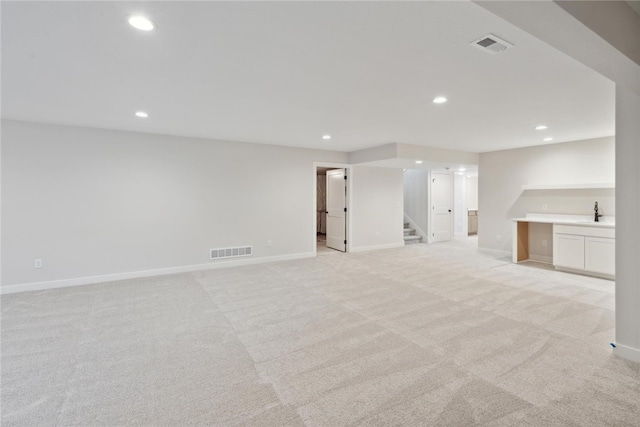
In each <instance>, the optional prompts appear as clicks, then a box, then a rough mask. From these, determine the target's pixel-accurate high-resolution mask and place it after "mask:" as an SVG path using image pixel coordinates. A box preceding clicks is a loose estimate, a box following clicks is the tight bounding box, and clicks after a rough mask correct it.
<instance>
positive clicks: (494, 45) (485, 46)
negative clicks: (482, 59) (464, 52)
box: [471, 34, 513, 55]
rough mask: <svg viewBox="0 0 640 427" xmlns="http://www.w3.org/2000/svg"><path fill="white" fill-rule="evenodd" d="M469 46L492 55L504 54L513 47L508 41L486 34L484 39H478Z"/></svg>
mask: <svg viewBox="0 0 640 427" xmlns="http://www.w3.org/2000/svg"><path fill="white" fill-rule="evenodd" d="M471 45H473V46H475V47H477V48H478V49H481V50H483V51H485V52H487V53H490V54H492V55H495V54H496V53H500V52H504V51H505V50H507V49H509V48H510V47H513V45H512V44H511V43H509V42H508V41H504V40H502V39H501V38H500V37H497V36H495V35H493V34H487V35H486V36H484V37H480V38H479V39H478V40H474V41H472V42H471Z"/></svg>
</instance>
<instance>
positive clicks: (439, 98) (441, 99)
mask: <svg viewBox="0 0 640 427" xmlns="http://www.w3.org/2000/svg"><path fill="white" fill-rule="evenodd" d="M445 102H447V98H445V97H444V96H437V97H435V98H433V103H434V104H444V103H445Z"/></svg>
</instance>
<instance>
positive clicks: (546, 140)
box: [543, 138, 553, 142]
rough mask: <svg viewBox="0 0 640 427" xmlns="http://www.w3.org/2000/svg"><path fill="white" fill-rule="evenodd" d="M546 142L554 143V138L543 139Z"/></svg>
mask: <svg viewBox="0 0 640 427" xmlns="http://www.w3.org/2000/svg"><path fill="white" fill-rule="evenodd" d="M543 141H544V142H548V141H553V138H545V139H543Z"/></svg>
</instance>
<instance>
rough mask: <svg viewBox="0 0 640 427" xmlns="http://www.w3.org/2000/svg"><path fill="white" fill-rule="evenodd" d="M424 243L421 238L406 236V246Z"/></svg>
mask: <svg viewBox="0 0 640 427" xmlns="http://www.w3.org/2000/svg"><path fill="white" fill-rule="evenodd" d="M421 241H422V237H421V236H404V244H405V245H406V244H411V243H420V242H421Z"/></svg>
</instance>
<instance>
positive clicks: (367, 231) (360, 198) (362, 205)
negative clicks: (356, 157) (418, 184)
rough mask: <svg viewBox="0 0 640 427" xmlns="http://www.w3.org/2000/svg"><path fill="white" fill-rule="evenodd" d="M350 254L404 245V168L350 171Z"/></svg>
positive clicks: (353, 169) (363, 168) (360, 167)
mask: <svg viewBox="0 0 640 427" xmlns="http://www.w3.org/2000/svg"><path fill="white" fill-rule="evenodd" d="M351 180H352V182H351V191H352V194H351V207H350V210H351V230H352V233H351V237H350V239H351V243H350V244H349V249H350V250H351V251H358V250H366V249H374V248H384V247H398V246H403V245H404V239H403V232H402V223H403V213H402V206H403V202H402V199H403V197H402V192H403V183H402V182H403V180H402V169H399V168H378V167H368V166H354V167H353V168H352V169H351Z"/></svg>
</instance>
